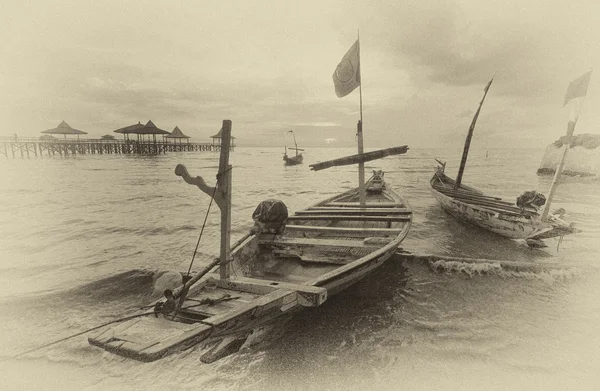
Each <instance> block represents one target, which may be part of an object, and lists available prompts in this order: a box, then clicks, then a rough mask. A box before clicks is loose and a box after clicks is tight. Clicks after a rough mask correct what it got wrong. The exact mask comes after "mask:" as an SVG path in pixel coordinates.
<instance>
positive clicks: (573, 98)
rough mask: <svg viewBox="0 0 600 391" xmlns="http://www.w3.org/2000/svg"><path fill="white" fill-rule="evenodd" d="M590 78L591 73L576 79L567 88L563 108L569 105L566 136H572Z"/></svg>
mask: <svg viewBox="0 0 600 391" xmlns="http://www.w3.org/2000/svg"><path fill="white" fill-rule="evenodd" d="M591 76H592V71H589V72H587V73H585V74H583V75H582V76H580V77H578V78H577V79H575V80H573V81H572V82H571V83H570V84H569V87H568V88H567V93H566V94H565V103H564V104H563V106H565V105H567V104H570V105H571V110H570V115H569V125H568V129H567V134H569V135H572V134H573V131H574V129H575V124H576V123H577V120H578V119H579V112H580V111H581V107H582V106H583V99H584V98H585V96H586V95H587V90H588V85H589V84H590V78H591Z"/></svg>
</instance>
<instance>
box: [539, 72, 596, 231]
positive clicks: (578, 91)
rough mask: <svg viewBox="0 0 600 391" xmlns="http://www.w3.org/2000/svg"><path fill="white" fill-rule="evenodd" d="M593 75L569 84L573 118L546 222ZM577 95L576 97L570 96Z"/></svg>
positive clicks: (544, 215)
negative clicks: (577, 99) (572, 89)
mask: <svg viewBox="0 0 600 391" xmlns="http://www.w3.org/2000/svg"><path fill="white" fill-rule="evenodd" d="M591 75H592V71H589V72H587V73H586V74H584V75H583V76H581V77H579V78H578V79H576V80H574V81H573V82H571V84H569V88H568V89H567V96H566V97H565V104H567V100H566V99H567V97H568V101H569V102H570V103H571V118H570V120H569V123H568V125H567V137H566V140H565V142H564V149H563V153H562V156H561V158H560V163H559V164H558V167H557V168H556V172H555V173H554V179H552V185H550V191H549V193H548V197H547V199H546V205H545V206H544V211H543V212H542V216H541V220H542V221H546V220H547V219H548V214H549V212H550V204H551V203H552V198H553V197H554V193H555V192H556V188H557V187H558V181H559V179H560V175H561V173H562V170H563V168H564V166H565V161H566V159H567V152H568V151H569V149H570V148H571V139H572V137H573V132H574V131H575V125H576V124H577V120H578V119H579V111H580V110H581V106H582V105H583V100H584V98H585V96H586V94H587V88H588V84H589V82H590V78H591ZM573 87H575V88H574V90H575V91H571V88H573ZM573 93H575V96H573V95H569V94H573ZM579 97H581V100H579V101H572V100H573V99H575V98H579Z"/></svg>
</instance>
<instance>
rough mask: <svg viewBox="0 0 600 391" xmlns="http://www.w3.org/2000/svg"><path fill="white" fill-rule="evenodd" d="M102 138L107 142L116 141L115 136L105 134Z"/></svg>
mask: <svg viewBox="0 0 600 391" xmlns="http://www.w3.org/2000/svg"><path fill="white" fill-rule="evenodd" d="M100 138H101V139H102V140H107V141H110V140H114V139H115V136H113V135H112V134H105V135H104V136H102V137H100Z"/></svg>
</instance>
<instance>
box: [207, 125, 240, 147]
mask: <svg viewBox="0 0 600 391" xmlns="http://www.w3.org/2000/svg"><path fill="white" fill-rule="evenodd" d="M210 138H212V139H213V144H214V143H215V141H216V140H218V144H219V145H221V139H222V138H223V128H221V129H220V130H219V133H217V134H215V135H213V136H210ZM233 140H235V137H233V136H231V146H232V147H233V146H234V145H233Z"/></svg>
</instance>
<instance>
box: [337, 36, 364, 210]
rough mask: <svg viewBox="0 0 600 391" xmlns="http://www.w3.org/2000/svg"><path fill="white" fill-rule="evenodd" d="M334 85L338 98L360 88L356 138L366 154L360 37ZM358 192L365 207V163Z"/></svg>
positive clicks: (359, 176) (361, 169)
mask: <svg viewBox="0 0 600 391" xmlns="http://www.w3.org/2000/svg"><path fill="white" fill-rule="evenodd" d="M333 84H334V86H335V94H336V95H337V97H338V98H343V97H344V96H346V95H348V94H350V93H351V92H352V91H354V90H355V89H356V87H359V96H360V120H359V121H358V125H357V129H356V136H357V138H358V153H359V155H360V154H362V153H363V152H364V148H363V134H362V124H363V118H362V83H361V75H360V35H359V36H358V38H357V39H356V42H354V44H353V45H352V46H351V47H350V49H348V51H347V52H346V54H345V55H344V57H343V58H342V61H340V63H339V64H338V66H337V67H336V68H335V72H333ZM358 191H359V200H360V205H361V206H365V202H366V201H365V200H366V191H365V163H364V162H359V163H358Z"/></svg>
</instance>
